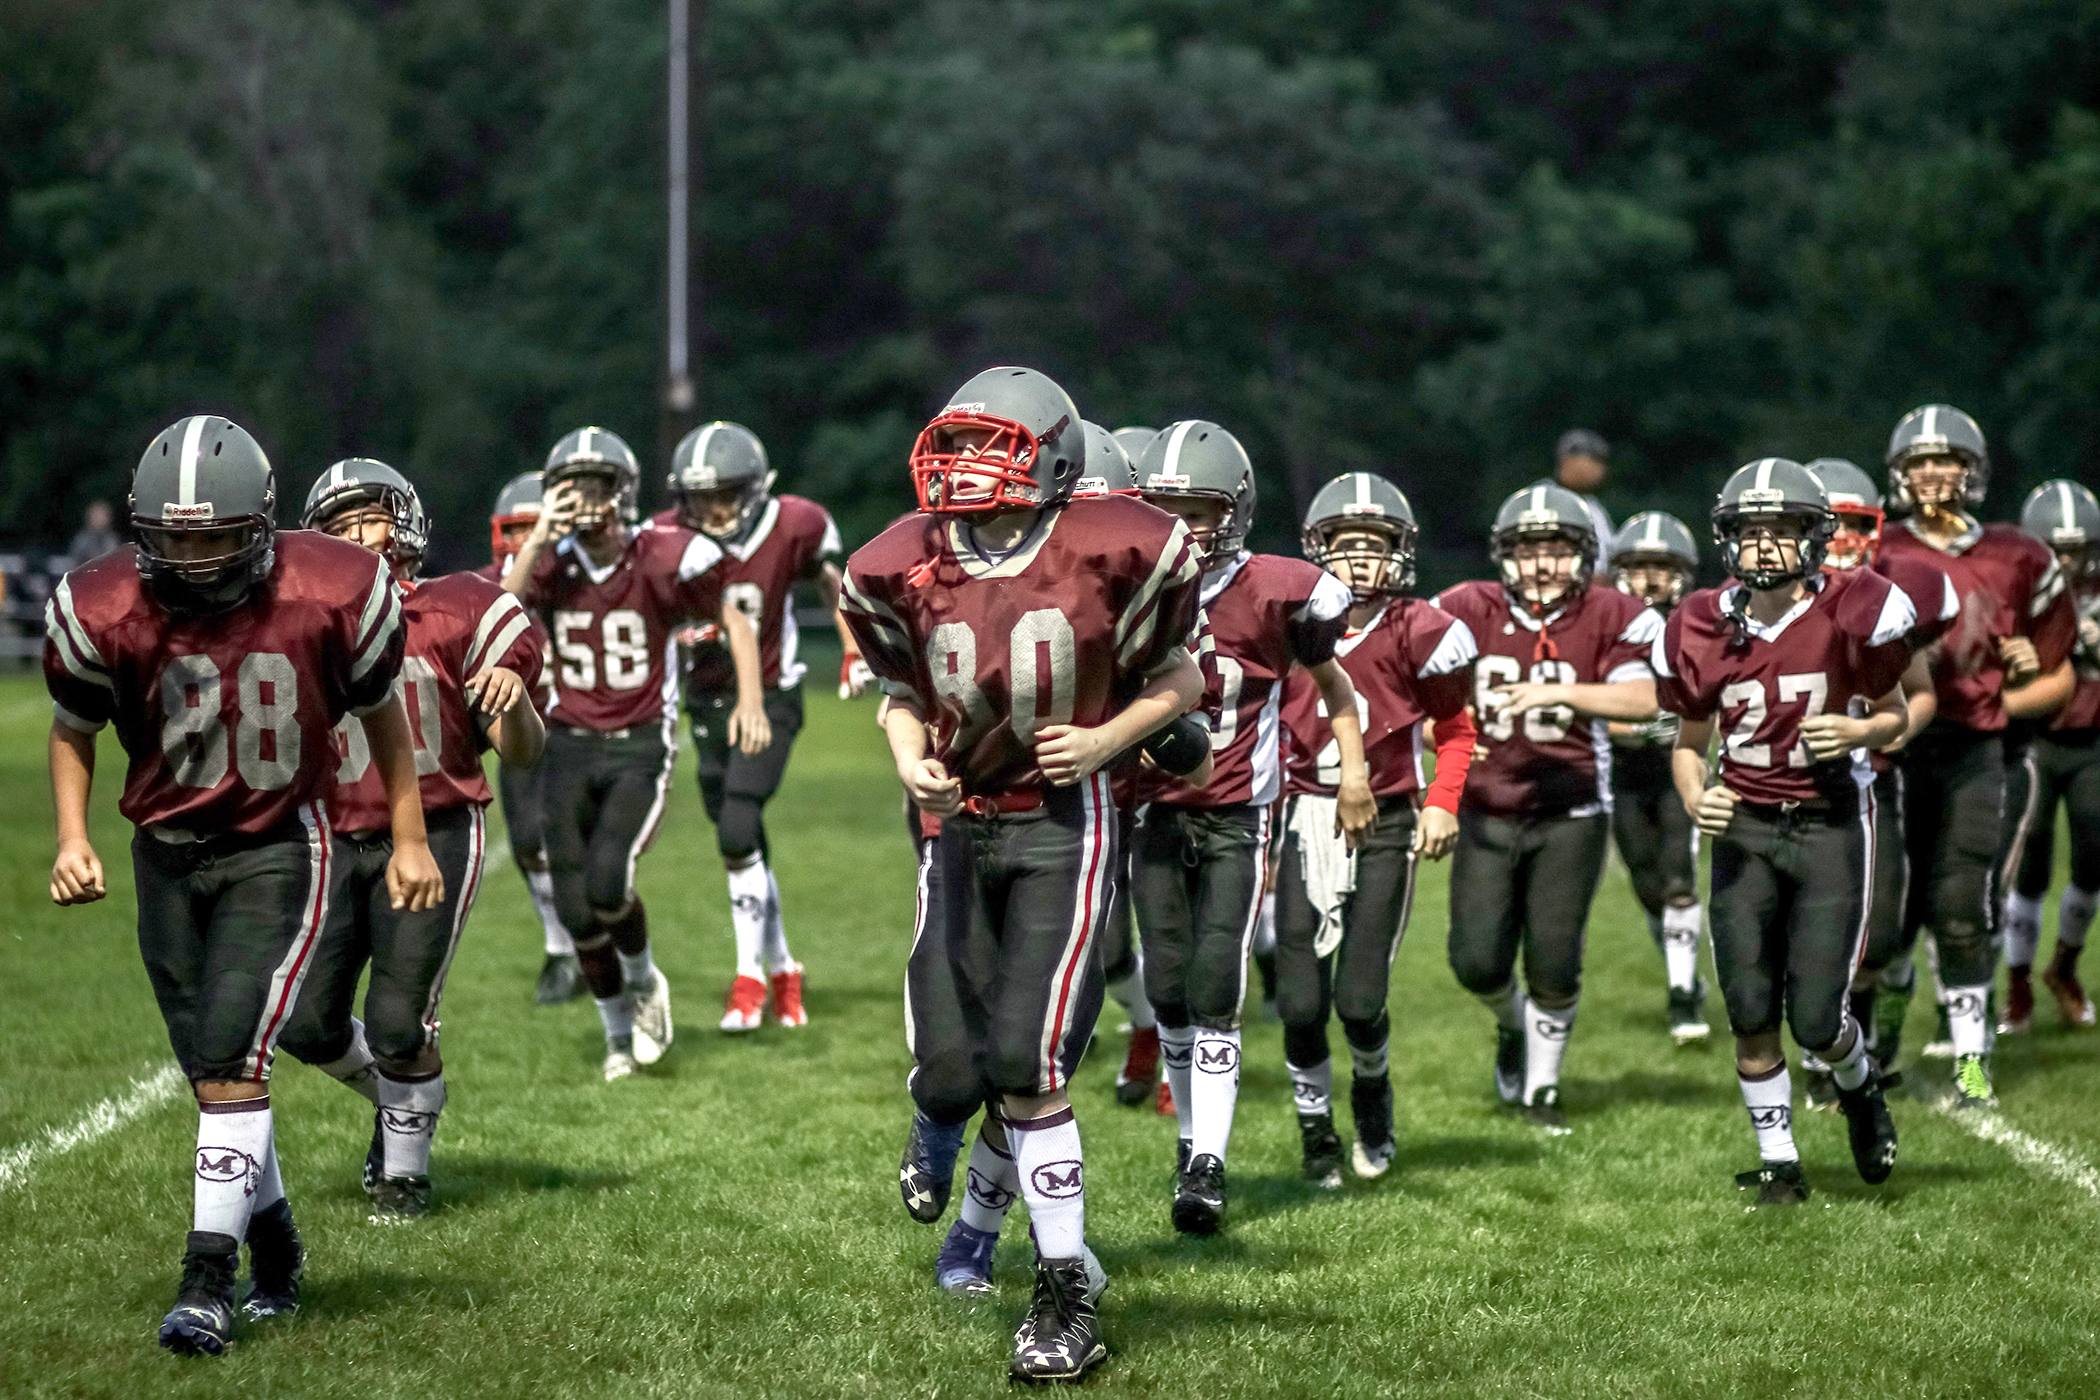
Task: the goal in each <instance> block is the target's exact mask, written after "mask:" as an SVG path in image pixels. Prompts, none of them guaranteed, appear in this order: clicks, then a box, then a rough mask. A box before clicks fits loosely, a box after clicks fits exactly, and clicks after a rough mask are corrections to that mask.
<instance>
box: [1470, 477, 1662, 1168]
mask: <svg viewBox="0 0 2100 1400" xmlns="http://www.w3.org/2000/svg"><path fill="white" fill-rule="evenodd" d="M1591 519H1592V517H1591V515H1590V512H1589V510H1588V508H1587V507H1586V506H1585V505H1584V503H1583V501H1582V500H1581V499H1580V498H1579V497H1577V496H1576V495H1575V494H1574V493H1573V492H1571V491H1569V490H1567V489H1566V488H1565V487H1561V486H1556V485H1554V484H1552V483H1551V482H1544V481H1541V482H1536V483H1534V484H1533V485H1530V486H1527V487H1525V488H1523V489H1522V490H1521V491H1518V492H1517V493H1516V494H1514V495H1512V496H1511V497H1510V498H1509V499H1508V500H1506V501H1504V502H1503V503H1502V506H1501V508H1500V509H1499V510H1497V511H1496V512H1495V523H1494V528H1493V532H1492V534H1491V537H1490V542H1491V546H1492V553H1493V556H1494V559H1495V563H1496V565H1497V567H1498V568H1499V570H1500V573H1501V577H1500V578H1499V579H1497V580H1492V581H1490V580H1480V581H1476V582H1473V583H1461V584H1458V585H1457V586H1455V587H1452V588H1449V589H1446V590H1445V591H1444V592H1443V593H1442V594H1441V595H1439V597H1438V598H1437V600H1436V602H1437V606H1438V607H1440V608H1442V609H1443V610H1444V611H1445V612H1447V613H1450V614H1451V615H1452V616H1453V617H1455V618H1457V619H1458V620H1459V621H1461V622H1463V623H1465V624H1466V626H1467V627H1468V628H1470V629H1471V630H1472V633H1473V636H1474V638H1475V640H1476V641H1477V643H1478V644H1479V647H1480V658H1479V660H1478V662H1477V663H1476V664H1475V665H1474V668H1473V684H1474V702H1473V703H1474V713H1475V715H1476V717H1477V720H1478V723H1479V727H1480V744H1481V751H1480V753H1479V754H1478V755H1476V756H1475V758H1474V760H1473V766H1472V768H1471V769H1470V770H1469V771H1468V772H1467V774H1466V790H1465V795H1464V797H1463V798H1461V799H1460V802H1459V808H1458V849H1457V853H1456V854H1455V855H1454V856H1453V858H1452V864H1451V937H1450V958H1451V969H1452V971H1453V972H1455V973H1456V974H1457V975H1458V980H1459V984H1460V985H1461V986H1463V987H1465V988H1466V990H1467V991H1470V992H1472V993H1473V994H1474V995H1475V996H1477V997H1479V998H1480V1000H1481V1002H1482V1003H1483V1004H1485V1005H1486V1006H1487V1007H1488V1009H1489V1010H1491V1011H1493V1012H1494V1013H1495V1025H1496V1042H1495V1090H1496V1093H1497V1094H1498V1095H1500V1097H1501V1099H1502V1101H1503V1102H1504V1103H1510V1104H1515V1105H1517V1106H1518V1107H1519V1108H1520V1109H1521V1111H1522V1112H1523V1114H1524V1116H1525V1117H1526V1118H1528V1119H1529V1120H1530V1121H1532V1122H1533V1123H1535V1124H1537V1125H1538V1126H1539V1127H1541V1128H1543V1129H1545V1130H1546V1131H1547V1132H1549V1133H1553V1134H1556V1135H1557V1134H1562V1133H1566V1132H1567V1131H1568V1120H1567V1115H1566V1113H1565V1112H1563V1110H1562V1108H1561V1104H1560V1064H1561V1057H1562V1056H1563V1055H1564V1054H1565V1053H1566V1051H1567V1048H1568V1036H1569V1034H1570V1032H1572V1031H1573V1030H1574V1028H1575V1008H1576V1003H1577V1000H1578V998H1579V996H1580V994H1581V990H1582V945H1583V936H1584V931H1585V929H1586V927H1587V925H1588V923H1589V916H1590V900H1591V898H1592V897H1593V896H1595V894H1596V892H1597V879H1598V876H1599V875H1600V874H1602V872H1603V869H1604V849H1605V842H1606V840H1607V839H1608V835H1609V827H1610V813H1611V744H1610V742H1609V740H1608V738H1607V736H1606V726H1607V725H1608V724H1609V723H1610V722H1611V721H1612V720H1624V721H1631V722H1636V723H1638V722H1643V721H1647V720H1652V719H1654V718H1655V714H1656V709H1655V677H1654V675H1653V674H1652V673H1651V672H1650V671H1649V669H1648V653H1649V650H1650V649H1651V648H1652V647H1653V645H1654V642H1655V638H1656V636H1657V635H1658V634H1660V633H1661V631H1662V618H1661V616H1660V615H1659V614H1657V613H1656V611H1655V610H1654V609H1653V608H1651V607H1649V606H1648V605H1647V604H1646V603H1644V602H1642V601H1641V600H1640V599H1638V598H1635V597H1632V596H1631V595H1629V594H1625V593H1621V592H1619V590H1618V589H1616V588H1613V587H1612V586H1611V585H1609V584H1605V583H1601V582H1596V581H1594V580H1593V579H1592V577H1591V565H1592V564H1593V562H1594V561H1595V560H1596V558H1597V555H1598V549H1599V545H1598V541H1597V538H1596V527H1595V526H1594V525H1593V524H1592V523H1591ZM1519 952H1521V953H1522V954H1523V957H1524V979H1523V982H1522V983H1521V984H1520V983H1519V982H1518V980H1517V979H1516V977H1515V975H1514V974H1515V971H1516V965H1517V955H1518V953H1519Z"/></svg>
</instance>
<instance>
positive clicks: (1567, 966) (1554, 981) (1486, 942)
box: [1450, 804, 1609, 1006]
mask: <svg viewBox="0 0 2100 1400" xmlns="http://www.w3.org/2000/svg"><path fill="white" fill-rule="evenodd" d="M1608 826H1609V823H1608V822H1607V821H1606V820H1605V817H1604V814H1603V813H1602V812H1599V813H1597V814H1596V815H1595V816H1588V817H1543V818H1523V817H1498V816H1490V815H1488V814H1487V813H1485V812H1481V811H1477V810H1469V809H1468V808H1467V807H1465V805H1464V804H1460V806H1459V810H1458V849H1457V850H1456V851H1455V852H1453V854H1452V857H1451V937H1450V958H1451V970H1452V972H1454V973H1455V974H1457V976H1458V981H1459V985H1460V986H1462V987H1464V988H1465V989H1466V990H1467V991H1469V992H1471V993H1473V994H1474V995H1475V996H1493V995H1495V994H1496V993H1498V992H1500V991H1501V990H1502V989H1503V988H1504V987H1507V986H1508V985H1509V980H1510V977H1511V976H1512V975H1513V974H1514V973H1515V971H1516V966H1517V954H1518V952H1519V951H1520V950H1521V951H1522V953H1523V954H1524V982H1525V985H1526V987H1527V988H1528V989H1529V990H1530V992H1531V995H1532V996H1533V997H1534V998H1536V999H1537V1000H1538V1001H1540V1002H1541V1003H1543V1004H1545V1005H1548V1006H1565V1005H1567V1004H1569V1003H1570V1002H1572V1001H1574V999H1575V997H1576V994H1577V993H1579V992H1580V991H1581V990H1582V946H1583V938H1584V935H1585V933H1586V931H1587V930H1588V927H1589V921H1590V901H1591V900H1592V899H1593V898H1595V896H1596V893H1597V879H1598V877H1599V876H1600V875H1601V874H1602V873H1603V870H1604V849H1605V842H1606V840H1607V839H1608V835H1609V833H1608V831H1607V827H1608Z"/></svg>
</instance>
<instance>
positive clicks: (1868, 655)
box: [1653, 569, 1917, 805]
mask: <svg viewBox="0 0 2100 1400" xmlns="http://www.w3.org/2000/svg"><path fill="white" fill-rule="evenodd" d="M1810 587H1811V588H1812V589H1813V590H1814V591H1813V592H1811V593H1810V594H1809V595H1808V596H1807V597H1805V598H1803V599H1802V600H1801V601H1800V602H1799V603H1797V604H1796V605H1795V606H1794V608H1793V610H1792V611H1790V612H1789V613H1787V615H1786V616H1784V617H1782V618H1781V619H1780V620H1779V621H1778V622H1776V623H1773V624H1772V625H1770V626H1764V625H1761V624H1759V623H1756V622H1754V621H1751V620H1750V619H1749V618H1748V617H1747V616H1740V617H1731V616H1730V615H1729V613H1730V610H1731V609H1732V608H1733V607H1734V606H1736V602H1737V594H1738V593H1739V591H1740V585H1736V584H1729V585H1727V586H1725V587H1723V588H1708V589H1702V590H1700V591H1699V592H1697V593H1694V594H1692V595H1691V596H1690V597H1689V598H1687V599H1685V600H1684V601H1683V602H1682V603H1680V604H1678V606H1677V607H1676V608H1675V609H1674V610H1673V611H1672V612H1671V613H1670V620H1669V622H1668V623H1667V624H1666V625H1665V627H1664V629H1663V633H1662V636H1661V637H1660V638H1658V639H1657V641H1656V644H1655V647H1654V652H1653V657H1654V667H1655V673H1656V676H1657V686H1658V691H1659V694H1660V696H1661V699H1662V707H1663V708H1664V709H1666V710H1669V711H1671V712H1672V713H1674V714H1677V715H1680V716H1682V717H1683V718H1685V719H1687V720H1691V721H1693V722H1694V723H1697V722H1699V721H1703V720H1709V719H1711V720H1716V721H1717V722H1718V724H1719V727H1720V732H1721V746H1720V780H1721V782H1723V783H1724V784H1726V785H1727V787H1728V788H1729V789H1730V790H1731V791H1733V792H1734V793H1735V794H1736V795H1737V796H1738V797H1740V798H1741V799H1742V800H1743V801H1745V802H1754V803H1762V804H1765V805H1778V804H1781V803H1799V802H1811V801H1816V800H1818V799H1837V800H1840V801H1851V800H1855V799H1856V794H1857V791H1858V789H1859V788H1863V787H1865V786H1867V784H1868V783H1869V782H1871V781H1872V778H1871V774H1870V773H1869V770H1868V767H1867V765H1866V763H1865V762H1864V751H1856V752H1855V753H1854V755H1853V759H1854V761H1853V762H1851V763H1849V764H1848V763H1843V762H1829V763H1819V762H1817V761H1816V760H1815V758H1814V757H1813V756H1812V755H1811V754H1810V753H1809V749H1808V745H1807V743H1806V742H1805V741H1804V740H1803V739H1802V738H1801V725H1802V723H1803V722H1804V721H1805V720H1808V719H1810V718H1813V717H1814V716H1816V715H1820V714H1825V713H1830V714H1850V715H1852V716H1855V717H1858V716H1862V715H1864V714H1866V713H1867V711H1868V710H1869V709H1870V708H1871V707H1872V705H1873V703H1874V702H1875V701H1876V700H1878V699H1880V698H1881V697H1882V696H1884V695H1886V694H1888V692H1889V690H1890V689H1891V688H1892V687H1893V686H1894V685H1895V684H1896V682H1897V681H1898V680H1899V679H1901V678H1902V675H1903V671H1904V668H1905V667H1907V666H1908V665H1909V664H1910V655H1911V652H1910V645H1909V642H1908V640H1907V638H1908V636H1909V634H1910V632H1911V630H1912V629H1913V628H1914V627H1916V625H1917V613H1916V611H1915V609H1914V608H1913V607H1912V606H1911V601H1910V598H1909V596H1908V595H1907V594H1906V593H1905V592H1904V591H1903V590H1901V589H1899V588H1896V587H1894V586H1893V585H1891V584H1890V583H1889V581H1888V580H1887V579H1885V578H1883V577H1882V576H1881V575H1880V574H1878V573H1874V572H1871V571H1869V570H1866V569H1854V570H1850V571H1848V572H1844V573H1834V574H1824V575H1821V576H1820V582H1815V581H1812V582H1811V584H1810Z"/></svg>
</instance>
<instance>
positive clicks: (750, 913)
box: [729, 894, 766, 919]
mask: <svg viewBox="0 0 2100 1400" xmlns="http://www.w3.org/2000/svg"><path fill="white" fill-rule="evenodd" d="M729 907H730V908H731V909H734V910H735V911H736V912H737V913H739V914H742V915H743V916H744V917H745V918H747V919H756V918H760V917H762V916H763V915H764V914H765V912H766V902H765V900H763V899H761V898H759V897H758V896H757V895H755V894H740V895H736V896H734V897H733V898H731V899H730V901H729Z"/></svg>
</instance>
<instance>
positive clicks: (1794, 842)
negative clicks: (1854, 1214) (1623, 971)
mask: <svg viewBox="0 0 2100 1400" xmlns="http://www.w3.org/2000/svg"><path fill="white" fill-rule="evenodd" d="M1713 520H1714V536H1715V538H1716V540H1717V541H1718V542H1719V543H1720V546H1721V560H1722V564H1723V565H1724V566H1725V567H1726V568H1727V570H1728V572H1729V575H1730V577H1731V578H1732V579H1734V580H1736V581H1735V582H1733V583H1730V584H1727V585H1724V586H1723V587H1721V588H1718V589H1704V590H1702V591H1700V592H1698V593H1694V594H1693V595H1692V596H1691V597H1690V598H1687V599H1686V600H1685V601H1684V602H1683V604H1681V605H1680V606H1679V607H1678V608H1677V609H1676V611H1674V612H1673V613H1671V615H1670V621H1669V624H1668V626H1667V628H1666V629H1665V631H1664V634H1663V636H1662V637H1661V638H1660V639H1659V641H1658V643H1657V645H1656V647H1655V649H1654V654H1655V670H1656V673H1657V675H1658V676H1659V677H1660V678H1661V689H1662V693H1663V698H1664V701H1665V703H1666V705H1667V707H1668V708H1669V709H1670V711H1671V712H1672V713H1674V714H1676V715H1678V716H1680V717H1681V718H1682V720H1683V725H1682V727H1681V728H1680V729H1679V731H1678V736H1677V747H1676V750H1675V751H1674V753H1673V754H1672V757H1671V766H1672V769H1673V771H1674V773H1675V776H1676V780H1677V791H1678V794H1679V796H1680V797H1681V798H1682V799H1683V801H1684V805H1685V810H1686V811H1688V812H1690V813H1691V814H1692V816H1693V817H1694V819H1695V820H1697V822H1698V823H1699V829H1700V830H1701V831H1703V832H1705V833H1706V834H1707V836H1709V837H1710V838H1712V840H1713V843H1714V852H1713V871H1712V891H1711V894H1710V910H1709V915H1710V920H1711V926H1712V929H1713V947H1714V965H1715V967H1716V969H1717V970H1718V971H1719V973H1720V977H1721V994H1722V996H1723V997H1724V998H1726V1000H1727V1004H1728V1023H1729V1027H1730V1028H1731V1029H1732V1030H1733V1031H1734V1032H1735V1044H1736V1049H1735V1056H1736V1075H1737V1079H1738V1082H1739V1083H1740V1085H1741V1087H1742V1093H1743V1103H1744V1105H1745V1106H1746V1107H1747V1108H1748V1109H1749V1112H1750V1126H1751V1129H1752V1130H1753V1132H1754V1133H1755V1134H1756V1138H1757V1148H1758V1157H1759V1159H1760V1165H1759V1167H1758V1169H1757V1170H1756V1171H1754V1172H1745V1173H1743V1174H1742V1175H1741V1176H1739V1177H1738V1178H1737V1180H1736V1184H1737V1185H1738V1186H1739V1187H1744V1188H1748V1187H1751V1186H1755V1187H1756V1188H1757V1191H1758V1197H1757V1199H1758V1204H1759V1205H1769V1206H1783V1205H1792V1204H1795V1203H1798V1202H1799V1201H1801V1200H1803V1199H1805V1198H1806V1197H1807V1194H1808V1186H1807V1183H1806V1181H1805V1180H1804V1179H1803V1177H1802V1174H1801V1158H1800V1153H1799V1151H1798V1150H1797V1149H1796V1147H1795V1145H1794V1133H1793V1090H1792V1083H1791V1081H1790V1079H1789V1077H1788V1075H1787V1069H1786V1058H1785V1056H1784V1054H1783V1053H1782V1050H1781V1046H1780V1041H1779V1028H1780V1022H1781V1019H1782V1017H1784V1020H1785V1022H1786V1025H1787V1027H1788V1028H1789V1029H1790V1030H1792V1031H1793V1033H1794V1039H1795V1040H1796V1041H1797V1042H1799V1043H1800V1045H1801V1046H1802V1047H1803V1048H1804V1049H1807V1050H1811V1051H1813V1052H1814V1053H1816V1054H1817V1055H1819V1056H1821V1057H1822V1058H1823V1060H1824V1061H1825V1062H1827V1063H1828V1064H1829V1066H1830V1072H1831V1075H1832V1077H1833V1078H1834V1079H1835V1080H1836V1082H1837V1087H1838V1095H1839V1105H1840V1107H1841V1108H1842V1109H1843V1111H1844V1114H1845V1119H1846V1123H1847V1126H1848V1129H1849V1132H1850V1137H1851V1141H1852V1158H1853V1162H1854V1164H1855V1165H1856V1166H1857V1167H1858V1169H1859V1174H1860V1176H1861V1178H1862V1179H1864V1180H1866V1181H1867V1182H1869V1183H1879V1182H1881V1181H1885V1180H1887V1179H1888V1174H1889V1171H1890V1170H1891V1168H1893V1167H1894V1165H1895V1161H1896V1126H1895V1123H1894V1121H1893V1120H1892V1119H1891V1118H1890V1116H1889V1111H1888V1105H1887V1103H1886V1101H1885V1100H1884V1099H1883V1097H1882V1092H1881V1084H1880V1081H1879V1079H1878V1078H1877V1077H1876V1076H1875V1073H1874V1064H1873V1061H1872V1059H1871V1058H1870V1057H1869V1056H1868V1054H1867V1040H1866V1034H1865V1032H1864V1031H1863V1030H1862V1029H1861V1027H1860V1025H1859V1023H1858V1022H1857V1021H1855V1020H1854V1019H1853V1018H1852V1016H1851V1014H1850V1011H1849V1010H1848V1007H1847V992H1848V990H1849V988H1850V986H1851V982H1852V973H1853V969H1854V968H1855V967H1857V966H1858V963H1859V957H1860V951H1861V947H1862V945H1863V943H1864V942H1865V939H1866V917H1867V897H1868V890H1869V888H1870V887H1871V883H1872V876H1873V869H1872V867H1873V862H1874V859H1875V850H1874V817H1873V810H1872V808H1873V802H1874V796H1873V786H1872V774H1871V773H1870V772H1869V770H1868V767H1867V763H1866V751H1867V750H1869V749H1874V748H1880V747H1882V746H1884V745H1887V744H1890V743H1893V742H1894V741H1895V740H1896V739H1897V738H1899V737H1900V736H1901V735H1902V734H1903V732H1904V729H1905V727H1906V725H1907V723H1908V715H1907V711H1906V708H1905V706H1904V702H1903V695H1902V692H1901V691H1900V690H1899V689H1898V688H1897V684H1896V683H1897V681H1898V679H1899V678H1900V677H1901V676H1902V675H1903V672H1904V669H1905V667H1906V666H1908V665H1909V663H1910V646H1909V641H1908V637H1909V634H1910V632H1911V629H1912V628H1913V626H1914V625H1915V624H1916V622H1917V615H1916V613H1915V612H1914V611H1913V609H1912V607H1911V603H1910V600H1909V598H1908V597H1906V596H1905V594H1904V593H1903V591H1902V590H1900V589H1897V588H1895V587H1893V586H1891V585H1890V584H1889V582H1888V581H1887V580H1886V579H1884V578H1882V577H1881V576H1880V575H1879V574H1876V573H1872V572H1870V571H1868V570H1864V569H1855V570H1850V571H1845V572H1838V573H1828V574H1826V573H1823V572H1821V571H1820V566H1821V563H1822V554H1823V551H1824V549H1825V548H1826V547H1827V546H1828V544H1829V542H1830V537H1831V535H1832V534H1833V532H1834V531H1835V529H1836V520H1835V519H1834V517H1833V516H1832V515H1831V512H1830V506H1829V503H1828V500H1827V498H1826V497H1825V495H1824V492H1823V487H1822V485H1821V484H1820V483H1819V482H1818V481H1817V480H1816V478H1815V477H1814V476H1812V475H1810V474H1809V472H1808V469H1807V468H1805V467H1803V466H1801V465H1800V464H1799V463H1798V462H1790V461H1787V460H1785V459H1783V458H1778V457H1767V458H1764V459H1762V460H1760V461H1756V462H1752V463H1750V464H1749V465H1748V466H1745V467H1743V468H1741V469H1740V470H1738V471H1737V472H1736V473H1735V474H1734V475H1732V476H1731V477H1729V479H1728V482H1727V484H1726V485H1725V486H1724V487H1723V488H1722V490H1721V494H1720V497H1719V499H1718V500H1717V501H1716V502H1715V504H1714V510H1713ZM1717 727H1718V728H1719V729H1720V730H1721V731H1722V739H1721V750H1720V772H1719V781H1718V782H1714V781H1711V780H1710V779H1711V775H1710V773H1709V771H1708V765H1707V752H1708V750H1709V748H1710V747H1711V745H1712V743H1713V739H1714V733H1715V730H1716V728H1717Z"/></svg>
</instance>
